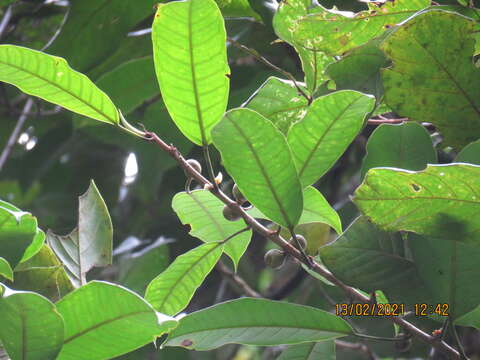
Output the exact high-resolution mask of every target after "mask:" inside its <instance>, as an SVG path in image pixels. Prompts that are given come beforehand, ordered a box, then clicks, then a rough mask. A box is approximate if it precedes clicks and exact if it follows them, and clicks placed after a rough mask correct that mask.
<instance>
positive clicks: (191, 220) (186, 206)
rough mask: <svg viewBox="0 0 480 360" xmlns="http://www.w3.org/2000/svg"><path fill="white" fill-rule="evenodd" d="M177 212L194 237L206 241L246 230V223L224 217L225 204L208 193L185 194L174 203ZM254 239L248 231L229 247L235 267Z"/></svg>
mask: <svg viewBox="0 0 480 360" xmlns="http://www.w3.org/2000/svg"><path fill="white" fill-rule="evenodd" d="M172 207H173V210H175V212H176V213H177V215H178V217H179V219H180V220H181V221H182V224H188V225H190V234H191V235H192V236H195V237H197V238H199V239H200V240H202V241H205V242H218V241H222V240H225V239H226V238H227V237H229V236H230V235H232V234H234V233H236V232H237V231H240V230H241V229H243V228H244V227H245V224H244V223H243V222H242V221H235V222H232V221H229V220H227V219H225V218H224V217H223V213H222V212H223V207H224V204H223V203H222V202H221V201H220V200H219V199H217V198H216V197H215V196H214V195H213V194H211V193H210V192H209V191H207V190H195V191H192V192H191V193H189V194H188V193H186V192H181V193H178V194H176V195H175V196H174V198H173V200H172ZM251 237H252V231H251V230H248V231H245V232H243V233H241V234H238V235H236V236H235V237H234V238H232V239H231V240H229V241H228V242H227V243H226V244H225V246H224V251H225V253H226V254H227V255H228V256H229V257H230V258H231V259H232V261H233V264H234V266H235V268H236V267H237V266H238V262H239V261H240V258H241V257H242V255H243V253H244V252H245V250H247V247H248V244H249V243H250V239H251Z"/></svg>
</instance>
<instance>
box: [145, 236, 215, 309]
mask: <svg viewBox="0 0 480 360" xmlns="http://www.w3.org/2000/svg"><path fill="white" fill-rule="evenodd" d="M222 251H223V244H221V243H208V244H203V245H200V246H198V247H196V248H195V249H193V250H190V251H189V252H186V253H185V254H183V255H180V256H178V257H177V258H176V259H175V261H174V262H173V263H171V264H170V266H169V267H168V268H167V269H166V270H165V271H164V272H162V273H161V274H160V275H158V276H157V277H156V278H155V279H153V280H152V281H151V282H150V284H149V285H148V287H147V291H146V293H145V299H146V300H147V301H148V302H149V303H150V304H151V305H152V306H153V308H154V309H155V310H157V311H159V312H161V313H163V314H166V315H176V314H178V313H179V312H180V311H182V310H183V309H185V308H186V307H187V305H188V303H189V302H190V300H191V299H192V297H193V294H194V293H195V291H196V290H197V289H198V287H199V286H200V285H201V284H202V282H203V280H205V278H206V277H207V275H208V274H209V273H210V271H211V270H212V269H213V267H214V266H215V264H216V263H217V261H218V260H219V259H220V256H222Z"/></svg>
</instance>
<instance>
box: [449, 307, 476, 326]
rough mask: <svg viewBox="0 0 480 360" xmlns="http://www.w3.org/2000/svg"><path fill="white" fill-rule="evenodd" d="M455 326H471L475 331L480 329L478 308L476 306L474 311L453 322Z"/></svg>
mask: <svg viewBox="0 0 480 360" xmlns="http://www.w3.org/2000/svg"><path fill="white" fill-rule="evenodd" d="M455 324H456V325H462V326H473V327H475V328H477V329H480V306H477V307H476V308H475V309H474V310H472V311H470V312H469V313H468V314H465V315H463V316H461V317H459V318H458V319H457V320H456V321H455Z"/></svg>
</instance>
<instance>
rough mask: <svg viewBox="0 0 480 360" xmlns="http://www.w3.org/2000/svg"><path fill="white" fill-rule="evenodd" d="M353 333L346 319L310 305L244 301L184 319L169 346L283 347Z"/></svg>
mask: <svg viewBox="0 0 480 360" xmlns="http://www.w3.org/2000/svg"><path fill="white" fill-rule="evenodd" d="M349 334H352V328H351V327H350V325H349V324H348V323H347V322H346V321H345V320H343V319H341V318H339V317H337V316H335V315H333V314H330V313H328V312H326V311H323V310H319V309H315V308H312V307H309V306H302V305H296V304H290V303H285V302H279V301H271V300H265V299H252V298H242V299H237V300H232V301H227V302H225V303H221V304H217V305H214V306H212V307H210V308H207V309H204V310H200V311H197V312H194V313H192V314H189V315H187V316H185V317H184V318H182V319H181V320H180V322H179V325H178V327H177V328H176V329H175V330H173V331H172V332H171V333H170V334H169V336H168V339H167V341H166V343H165V345H167V346H183V347H186V348H190V349H195V350H209V349H214V348H217V347H220V346H222V345H225V344H230V343H235V344H246V345H261V346H269V345H281V344H298V343H302V342H311V341H321V340H328V339H334V338H337V337H341V336H345V335H349Z"/></svg>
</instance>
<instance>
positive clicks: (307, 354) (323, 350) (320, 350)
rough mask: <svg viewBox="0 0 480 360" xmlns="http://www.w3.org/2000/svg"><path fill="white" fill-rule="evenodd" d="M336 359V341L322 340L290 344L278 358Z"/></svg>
mask: <svg viewBox="0 0 480 360" xmlns="http://www.w3.org/2000/svg"><path fill="white" fill-rule="evenodd" d="M320 359H321V360H336V359H337V357H336V355H335V342H334V341H332V340H330V341H322V342H311V343H305V344H298V345H292V346H289V347H288V348H287V349H286V350H284V351H283V352H282V354H281V355H280V357H278V358H277V360H320Z"/></svg>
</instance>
